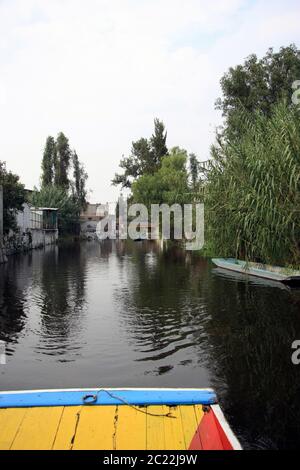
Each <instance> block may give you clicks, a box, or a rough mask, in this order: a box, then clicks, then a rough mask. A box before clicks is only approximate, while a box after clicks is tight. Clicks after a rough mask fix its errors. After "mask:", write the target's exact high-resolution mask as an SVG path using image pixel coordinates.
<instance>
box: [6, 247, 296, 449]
mask: <svg viewBox="0 0 300 470" xmlns="http://www.w3.org/2000/svg"><path fill="white" fill-rule="evenodd" d="M0 339H1V340H4V341H5V342H6V352H7V364H6V365H0V388H1V389H2V390H19V389H37V388H69V387H70V388H71V387H98V386H99V387H105V386H106V387H108V386H110V387H123V386H131V387H141V386H145V387H172V386H176V387H208V386H211V387H214V388H215V389H216V391H217V393H218V396H219V399H220V402H221V406H222V408H223V410H224V412H225V414H226V416H227V418H228V420H229V422H230V424H231V426H232V427H233V429H234V431H235V432H236V433H237V435H238V437H239V438H240V440H241V443H242V445H243V446H244V447H246V448H297V447H300V406H299V398H300V366H295V365H293V364H292V362H291V354H292V349H291V344H292V342H293V341H294V340H295V339H299V340H300V294H299V292H290V291H288V290H285V289H282V288H279V287H277V285H276V284H275V285H272V284H267V283H265V282H260V281H259V280H254V281H251V282H249V281H247V280H245V278H244V277H243V276H240V277H238V276H231V275H228V274H226V272H225V273H224V272H223V273H222V272H218V270H216V269H214V267H213V265H212V264H211V262H210V261H208V260H206V259H201V258H199V257H197V256H192V255H191V254H189V253H187V252H183V251H181V250H179V249H178V248H174V247H173V248H172V249H169V250H168V251H164V252H162V251H161V250H159V248H158V246H157V245H156V244H155V243H149V242H143V243H134V242H132V243H127V244H125V243H124V242H117V243H113V242H109V241H107V242H104V243H102V244H101V245H100V244H99V243H96V242H95V243H94V242H92V243H83V244H81V245H72V246H65V247H51V248H49V249H47V250H45V251H43V250H42V251H34V252H32V253H29V254H27V255H23V256H20V257H11V258H10V260H9V263H8V264H7V265H2V266H0Z"/></svg>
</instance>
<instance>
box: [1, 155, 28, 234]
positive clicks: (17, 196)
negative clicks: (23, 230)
mask: <svg viewBox="0 0 300 470" xmlns="http://www.w3.org/2000/svg"><path fill="white" fill-rule="evenodd" d="M0 185H2V186H3V230H4V233H5V234H7V233H8V232H9V230H10V229H12V230H14V229H16V221H15V216H16V213H17V212H18V211H22V210H23V203H24V202H25V194H26V193H25V188H24V185H23V184H21V183H20V178H19V176H18V175H15V174H14V173H12V172H11V171H7V169H6V164H5V163H4V162H1V161H0Z"/></svg>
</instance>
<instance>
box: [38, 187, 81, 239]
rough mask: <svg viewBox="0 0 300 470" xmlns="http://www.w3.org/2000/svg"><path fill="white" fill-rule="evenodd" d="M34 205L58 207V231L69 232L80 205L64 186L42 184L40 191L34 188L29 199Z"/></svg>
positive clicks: (75, 219) (76, 218)
mask: <svg viewBox="0 0 300 470" xmlns="http://www.w3.org/2000/svg"><path fill="white" fill-rule="evenodd" d="M30 202H31V203H32V204H33V206H35V207H53V208H57V209H58V228H59V230H60V232H70V231H72V230H73V228H74V226H75V225H76V224H77V223H78V214H79V212H80V205H79V203H78V201H76V200H74V198H73V196H72V195H71V194H68V193H67V192H66V191H65V189H64V188H62V187H58V186H53V185H51V186H44V187H43V188H42V189H41V190H40V191H38V190H35V191H34V192H33V194H32V195H31V201H30Z"/></svg>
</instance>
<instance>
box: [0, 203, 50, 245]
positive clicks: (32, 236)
mask: <svg viewBox="0 0 300 470" xmlns="http://www.w3.org/2000/svg"><path fill="white" fill-rule="evenodd" d="M57 212H58V209H57V208H54V207H32V206H31V205H30V204H28V203H27V202H26V203H24V204H23V211H22V212H21V211H20V212H18V213H17V215H16V222H17V227H18V232H17V233H14V232H13V233H10V234H9V236H8V237H7V243H6V245H8V252H9V253H10V252H11V251H16V250H15V248H16V247H17V248H18V249H34V248H39V247H42V246H46V245H52V244H54V243H56V242H57V239H58V226H57Z"/></svg>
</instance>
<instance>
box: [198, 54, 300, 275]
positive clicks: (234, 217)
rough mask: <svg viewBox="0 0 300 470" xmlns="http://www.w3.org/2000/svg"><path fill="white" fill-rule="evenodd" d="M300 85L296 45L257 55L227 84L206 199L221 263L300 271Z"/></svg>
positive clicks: (232, 72) (225, 81)
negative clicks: (299, 88) (298, 83)
mask: <svg viewBox="0 0 300 470" xmlns="http://www.w3.org/2000/svg"><path fill="white" fill-rule="evenodd" d="M299 77H300V51H299V50H298V49H297V48H296V47H295V46H293V45H291V46H289V47H286V48H281V49H280V51H279V52H278V53H274V52H273V50H272V49H270V50H269V51H268V52H267V54H266V56H265V57H263V58H262V59H261V60H258V59H257V57H256V56H255V55H252V56H250V57H249V58H248V59H247V60H246V61H245V63H244V64H243V65H239V66H237V67H235V68H234V69H230V70H229V71H228V73H227V74H225V75H224V77H223V78H222V80H221V86H222V91H223V98H221V99H219V100H218V101H217V107H218V109H220V110H222V113H223V117H224V126H223V129H222V130H221V131H220V132H219V133H218V135H217V143H216V144H215V145H214V146H213V147H212V150H211V166H210V171H209V172H208V174H207V181H206V183H205V192H204V194H205V197H204V201H205V206H206V214H207V218H206V239H207V240H208V242H209V247H210V250H211V251H212V253H213V254H214V255H219V256H234V257H240V258H243V259H249V260H256V261H261V262H267V263H272V264H282V265H294V266H296V267H297V266H299V265H300V212H299V207H300V158H299V155H300V112H299V108H297V106H295V105H294V104H293V102H292V94H293V88H292V84H293V82H294V81H295V80H297V79H299Z"/></svg>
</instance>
